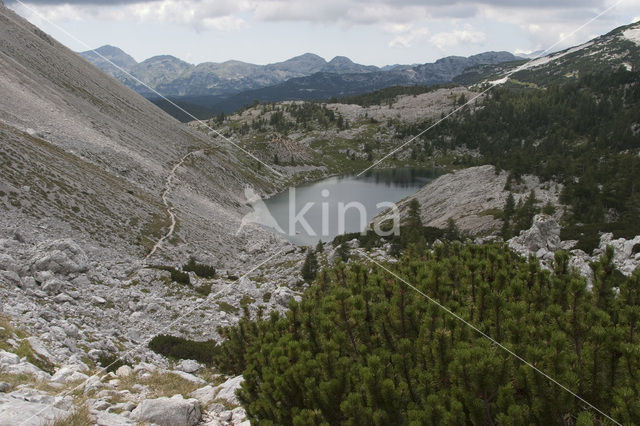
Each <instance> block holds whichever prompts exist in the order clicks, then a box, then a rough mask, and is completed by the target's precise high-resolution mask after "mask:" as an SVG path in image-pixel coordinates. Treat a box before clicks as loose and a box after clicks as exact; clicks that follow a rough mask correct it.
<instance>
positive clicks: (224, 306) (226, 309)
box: [218, 302, 240, 314]
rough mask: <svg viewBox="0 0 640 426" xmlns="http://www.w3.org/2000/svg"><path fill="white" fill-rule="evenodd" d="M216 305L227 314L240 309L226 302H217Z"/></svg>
mask: <svg viewBox="0 0 640 426" xmlns="http://www.w3.org/2000/svg"><path fill="white" fill-rule="evenodd" d="M218 307H219V308H220V310H221V311H222V312H226V313H227V314H235V313H237V312H238V311H239V310H240V309H238V308H236V307H235V306H233V305H230V304H229V303H227V302H218Z"/></svg>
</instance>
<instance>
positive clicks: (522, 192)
mask: <svg viewBox="0 0 640 426" xmlns="http://www.w3.org/2000/svg"><path fill="white" fill-rule="evenodd" d="M507 177H508V173H507V172H505V171H502V172H496V169H495V167H494V166H491V165H486V166H479V167H470V168H467V169H463V170H459V171H456V172H453V173H448V174H446V175H443V176H440V177H439V178H438V179H436V180H434V181H433V182H431V183H429V184H428V185H426V186H424V187H423V188H422V189H420V190H419V191H418V192H417V193H416V194H415V195H414V196H412V197H409V198H407V199H405V200H403V201H402V202H401V203H400V204H399V208H400V212H401V215H405V214H406V213H407V210H408V209H407V208H408V204H409V202H410V201H411V200H412V199H414V198H415V199H417V200H418V202H419V203H420V216H421V218H422V222H423V224H424V225H425V226H433V227H436V228H446V227H447V223H448V221H449V220H450V219H452V220H453V221H454V222H455V224H456V226H457V227H458V229H459V230H460V231H462V233H463V234H468V235H472V236H485V237H486V236H491V235H497V234H498V233H499V231H500V227H501V226H502V220H501V219H499V214H500V212H501V211H502V209H503V208H504V205H505V202H506V200H507V197H508V196H509V192H510V191H508V190H506V189H505V186H506V183H507ZM531 190H533V191H534V193H535V195H536V199H537V200H538V203H539V205H540V206H542V205H544V204H546V203H548V202H550V203H551V204H552V205H555V206H559V201H558V197H559V195H560V191H561V190H562V186H561V185H558V184H555V183H553V182H540V180H539V179H538V178H537V177H535V176H523V178H522V183H521V184H520V185H513V187H512V189H511V192H512V193H513V196H514V199H515V202H516V203H518V202H519V201H520V200H524V199H525V198H526V197H527V196H528V195H529V193H530V191H531ZM556 210H557V211H558V213H557V215H558V217H559V215H560V214H561V212H560V209H556ZM385 219H386V217H385V216H384V215H383V216H379V217H378V218H376V219H375V220H376V221H380V222H382V221H384V220H385Z"/></svg>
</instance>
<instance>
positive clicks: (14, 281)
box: [0, 271, 23, 287]
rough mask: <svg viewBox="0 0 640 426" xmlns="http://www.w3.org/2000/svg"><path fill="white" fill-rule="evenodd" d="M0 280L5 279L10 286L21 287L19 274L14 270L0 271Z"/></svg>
mask: <svg viewBox="0 0 640 426" xmlns="http://www.w3.org/2000/svg"><path fill="white" fill-rule="evenodd" d="M0 281H6V282H8V283H9V285H12V286H16V287H23V285H22V279H21V278H20V275H18V274H17V273H16V272H14V271H0Z"/></svg>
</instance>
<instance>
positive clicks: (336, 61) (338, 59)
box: [329, 56, 353, 64]
mask: <svg viewBox="0 0 640 426" xmlns="http://www.w3.org/2000/svg"><path fill="white" fill-rule="evenodd" d="M329 63H330V64H353V61H352V60H351V59H349V58H347V57H346V56H336V57H335V58H333V59H332V60H330V61H329Z"/></svg>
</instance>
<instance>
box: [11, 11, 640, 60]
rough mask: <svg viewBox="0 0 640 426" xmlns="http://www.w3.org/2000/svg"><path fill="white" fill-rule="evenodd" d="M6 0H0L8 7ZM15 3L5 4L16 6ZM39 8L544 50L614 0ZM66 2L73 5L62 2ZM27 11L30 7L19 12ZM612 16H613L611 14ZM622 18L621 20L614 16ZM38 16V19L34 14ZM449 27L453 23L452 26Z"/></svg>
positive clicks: (607, 24)
mask: <svg viewBox="0 0 640 426" xmlns="http://www.w3.org/2000/svg"><path fill="white" fill-rule="evenodd" d="M11 1H12V0H5V2H6V3H8V4H10V5H11V3H10V2H11ZM13 1H14V3H13V4H12V7H15V8H17V9H18V8H19V5H18V4H17V3H15V0H13ZM28 1H29V4H31V5H34V7H35V8H36V9H37V10H38V12H39V13H42V14H43V15H44V16H45V17H46V18H48V19H51V20H52V21H54V22H63V21H65V20H72V19H75V20H80V19H83V17H87V16H92V17H96V18H99V19H104V20H114V21H124V20H128V19H131V18H134V19H137V20H138V21H140V22H150V21H156V22H169V23H176V24H180V25H184V26H188V27H191V28H195V29H197V30H213V31H233V30H238V29H242V28H244V27H246V26H248V25H250V23H251V22H312V23H322V24H325V25H336V24H337V25H340V26H342V27H350V26H373V27H376V28H378V29H380V30H381V31H383V32H386V33H387V34H390V35H391V36H390V37H389V38H390V41H389V43H388V44H389V45H390V46H392V47H408V46H411V45H412V44H413V43H415V42H416V41H418V40H422V39H427V38H429V39H430V41H431V43H433V44H434V45H435V46H437V47H438V48H440V49H448V48H451V47H453V46H456V45H460V44H464V43H467V44H478V43H482V42H483V41H484V40H485V39H486V35H485V34H484V33H482V32H480V31H477V30H474V29H469V28H462V29H453V30H451V31H446V32H441V33H437V34H433V35H431V34H429V31H428V30H427V29H426V27H427V26H428V27H429V28H431V29H433V28H437V27H441V26H442V25H443V24H444V25H451V22H454V23H458V24H460V23H461V22H464V21H463V20H464V19H472V18H473V19H476V20H485V21H488V22H500V23H506V24H509V25H514V26H517V27H519V28H520V29H521V31H522V32H523V33H524V34H525V35H526V36H527V37H528V38H529V39H530V40H531V46H530V48H532V49H533V50H536V49H543V48H547V47H549V46H550V45H552V44H554V43H556V42H557V41H558V40H559V39H560V38H562V35H563V34H564V35H568V34H569V33H570V32H572V31H573V30H574V29H575V28H577V27H578V26H580V25H582V24H584V23H585V22H586V21H588V20H589V19H591V18H593V17H594V16H595V15H596V14H597V13H598V12H600V11H602V10H604V9H605V8H606V7H608V6H611V5H613V4H614V2H616V1H617V0H538V1H535V2H533V1H529V2H514V1H512V0H482V1H480V2H478V1H472V0H429V1H425V0H323V1H318V0H153V1H152V0H116V1H113V2H104V1H99V0H28ZM69 3H71V4H72V5H69ZM638 6H640V0H625V2H623V3H621V4H620V5H618V6H617V7H616V8H615V9H613V10H611V11H610V12H608V13H607V15H605V16H603V17H601V18H599V19H598V20H597V21H596V22H593V23H591V24H590V25H589V26H588V28H585V29H584V30H583V31H580V32H578V33H577V34H575V35H573V36H570V37H567V38H566V40H563V42H562V44H561V45H560V46H558V47H567V46H569V45H572V44H576V43H580V42H583V41H584V40H585V38H586V37H587V36H588V35H589V34H593V33H601V32H604V31H606V30H607V29H611V28H613V27H614V26H615V25H617V23H619V22H621V21H622V22H629V18H630V17H631V16H636V17H635V18H634V21H637V20H638V19H639V18H640V17H638V16H637V10H638ZM22 14H23V15H25V16H29V15H30V14H29V13H22ZM614 17H616V19H613V18H614ZM622 17H624V19H621V18H622ZM34 22H37V20H34ZM454 28H455V26H454Z"/></svg>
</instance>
